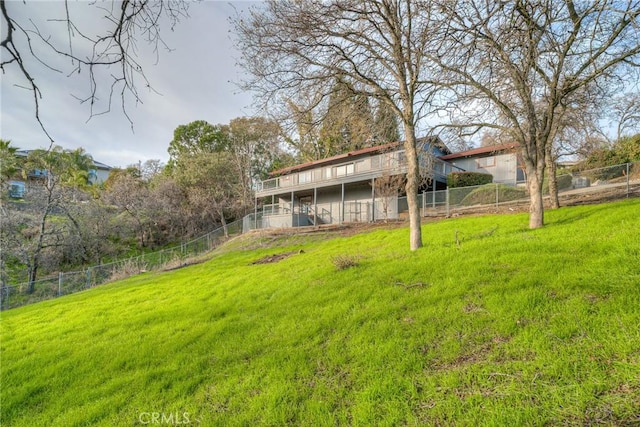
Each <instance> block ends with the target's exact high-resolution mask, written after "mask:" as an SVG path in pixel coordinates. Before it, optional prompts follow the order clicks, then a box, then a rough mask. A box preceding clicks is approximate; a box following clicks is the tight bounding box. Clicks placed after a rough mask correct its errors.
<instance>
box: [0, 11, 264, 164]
mask: <svg viewBox="0 0 640 427" xmlns="http://www.w3.org/2000/svg"><path fill="white" fill-rule="evenodd" d="M100 4H102V3H83V2H78V3H75V2H73V3H69V5H70V8H71V13H72V16H73V17H74V19H76V20H78V22H84V23H87V22H88V23H90V24H91V25H92V26H93V27H92V28H91V31H93V32H94V33H97V32H99V31H100V30H101V28H100V25H102V22H101V21H96V15H95V14H96V10H97V9H96V5H100ZM107 4H110V3H107ZM249 5H250V4H249V3H238V4H236V5H235V7H238V8H246V7H248V6H249ZM8 6H9V7H10V8H9V12H10V13H12V12H14V13H15V15H14V16H16V19H21V20H22V21H21V22H27V24H25V25H28V21H27V20H28V19H33V20H34V22H36V23H42V22H44V20H45V19H47V18H51V17H57V18H59V17H61V16H62V14H64V5H63V4H62V3H61V2H27V3H26V4H23V3H21V2H10V3H8ZM97 13H100V11H99V10H97ZM234 13H235V9H234V5H230V4H227V3H222V2H212V1H208V2H206V1H205V2H200V3H190V9H189V14H190V18H188V19H184V20H182V22H180V23H179V24H178V25H177V26H176V28H175V30H174V31H170V29H169V27H167V26H164V27H163V28H162V35H163V37H164V39H165V41H166V42H167V44H168V45H169V46H170V47H171V48H172V49H173V50H172V51H171V52H165V51H160V52H159V55H160V58H159V62H158V64H157V65H154V63H155V60H156V58H155V56H154V54H153V52H152V51H151V50H150V49H149V48H148V47H147V46H143V44H144V43H139V51H140V60H141V61H142V64H143V66H144V69H145V73H146V76H147V78H148V79H149V81H150V82H151V84H152V87H153V89H155V90H156V91H157V92H158V93H156V92H153V91H151V90H147V89H146V88H144V86H140V87H139V88H138V89H139V92H140V94H141V96H142V103H138V104H135V103H133V102H131V103H129V104H127V106H126V108H127V113H128V114H129V116H130V117H131V119H132V120H133V122H134V126H133V131H132V130H131V127H130V124H129V122H128V121H127V119H126V117H125V115H124V114H123V112H122V109H121V107H120V102H121V101H120V98H119V97H116V98H114V103H113V105H112V108H111V112H110V113H108V114H104V115H99V116H95V117H93V118H91V120H89V121H88V122H87V119H88V118H89V115H90V110H89V106H88V105H87V104H81V103H80V102H79V101H78V100H77V99H76V98H74V97H73V96H72V94H73V95H76V96H80V95H86V94H88V93H89V92H88V91H89V82H88V78H87V75H86V73H83V74H79V75H78V74H72V75H67V74H66V73H58V72H55V71H52V70H50V69H47V68H46V67H43V66H42V65H41V64H39V63H38V62H37V61H36V60H35V59H33V58H26V59H27V60H28V63H27V64H28V66H29V70H32V71H33V75H34V77H35V78H36V83H37V84H38V85H39V87H40V88H41V90H42V95H43V98H42V100H41V117H42V119H43V122H44V123H45V125H46V128H47V130H48V131H49V133H50V134H51V135H52V137H53V138H54V139H55V143H56V144H58V145H61V146H63V147H64V148H70V149H75V148H78V147H83V148H84V149H85V150H87V152H89V153H90V154H91V155H92V156H93V157H94V158H95V159H96V160H98V161H101V162H103V163H106V164H109V165H112V166H126V165H128V164H133V163H137V162H138V161H145V160H147V159H160V160H162V161H166V160H167V158H168V154H167V148H168V146H169V142H170V141H171V139H172V137H173V130H174V129H175V128H176V127H177V126H179V125H181V124H186V123H189V122H191V121H193V120H200V119H203V120H207V121H209V122H211V123H214V124H216V123H228V122H229V121H230V120H231V119H233V118H235V117H239V116H243V115H251V113H252V112H251V109H250V108H249V105H250V103H251V97H250V95H249V94H246V93H237V92H238V91H237V88H236V86H235V85H234V84H233V83H231V81H234V80H236V79H237V77H238V71H237V69H236V68H235V61H236V58H238V57H239V56H240V55H239V54H238V53H237V52H236V51H235V50H234V47H233V44H232V42H231V40H230V38H229V31H230V29H231V28H230V25H229V23H228V17H229V16H230V15H232V14H234ZM50 24H51V23H50ZM42 29H43V31H45V30H46V34H47V35H51V36H52V40H54V41H55V42H56V43H62V44H63V45H64V43H68V41H67V30H66V27H65V26H62V25H53V24H51V25H49V24H46V25H45V26H43V27H42ZM34 46H35V47H34V49H35V50H36V53H37V54H38V56H40V57H41V58H42V59H44V60H46V61H47V62H49V61H50V63H52V64H55V66H56V67H58V68H61V69H62V68H64V69H65V71H67V70H69V69H70V68H72V67H71V64H69V63H68V60H65V59H62V60H61V58H60V57H56V56H55V54H53V53H52V52H51V51H50V50H48V49H45V48H44V46H43V45H42V44H37V45H34ZM21 47H22V48H24V47H25V46H24V44H23V45H21ZM24 52H26V51H24ZM23 55H26V56H27V57H28V55H27V54H26V53H23ZM65 61H66V62H65ZM85 71H86V70H85ZM107 71H108V70H105V72H107ZM67 72H68V71H67ZM101 76H102V77H103V78H104V77H105V74H101ZM107 79H108V76H107ZM100 83H102V84H104V83H105V81H104V80H103V81H101V82H100ZM107 83H108V81H107ZM16 84H22V85H24V84H25V82H24V79H20V78H19V74H18V73H16V70H15V69H13V70H12V69H11V68H9V69H8V70H7V73H6V74H5V75H4V76H3V78H2V83H1V85H2V87H1V108H2V119H1V122H0V123H1V127H0V136H1V137H2V138H3V139H10V140H11V141H12V142H13V144H14V145H15V146H18V147H20V148H25V149H34V148H42V147H47V146H48V145H49V141H48V139H47V137H46V136H45V135H44V133H43V132H42V130H40V127H39V125H38V123H37V121H36V120H35V115H34V102H33V96H32V94H31V93H30V92H29V91H27V90H25V89H22V88H19V87H17V86H15V85H16ZM100 100H101V101H105V100H106V93H105V92H104V91H103V92H100Z"/></svg>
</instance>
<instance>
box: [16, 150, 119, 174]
mask: <svg viewBox="0 0 640 427" xmlns="http://www.w3.org/2000/svg"><path fill="white" fill-rule="evenodd" d="M32 151H34V150H17V151H16V156H19V157H27V156H28V155H29V153H30V152H32ZM91 160H93V159H91ZM93 166H95V167H96V169H102V170H111V169H113V168H112V167H111V166H109V165H107V164H104V163H102V162H99V161H97V160H93Z"/></svg>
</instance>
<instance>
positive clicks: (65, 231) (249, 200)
mask: <svg viewBox="0 0 640 427" xmlns="http://www.w3.org/2000/svg"><path fill="white" fill-rule="evenodd" d="M282 147H283V137H282V134H281V130H280V127H279V126H278V125H277V124H276V123H275V122H273V121H269V120H267V119H263V118H259V117H258V118H244V117H243V118H238V119H234V120H232V121H231V122H230V123H229V124H227V125H212V124H209V123H208V122H206V121H195V122H192V123H190V124H187V125H183V126H179V127H178V128H176V130H175V132H174V138H173V140H172V141H171V143H170V144H169V155H170V159H169V162H168V163H167V164H166V165H165V164H163V163H161V162H160V161H159V160H148V161H146V162H140V163H138V164H136V165H131V166H128V167H126V168H122V169H120V168H115V169H112V170H111V172H110V174H109V178H108V179H107V180H106V181H105V182H102V183H97V184H93V185H92V184H91V183H90V179H89V177H90V174H91V170H92V169H94V164H93V159H92V158H91V156H90V155H89V154H88V153H86V152H85V151H84V150H83V149H82V148H80V149H77V150H66V149H63V148H62V147H59V146H53V147H51V148H49V149H47V150H43V149H41V150H32V151H29V153H28V155H27V156H24V155H22V156H20V155H18V154H19V153H18V148H17V146H15V145H14V144H13V143H12V142H10V141H0V164H1V165H2V170H1V179H2V181H1V185H2V208H1V209H0V215H1V222H2V227H1V230H0V247H1V248H2V251H1V252H0V279H1V282H2V284H3V285H6V284H10V283H22V282H30V283H33V282H34V281H36V280H37V279H38V278H41V277H44V276H46V275H47V274H50V273H55V272H57V271H65V270H69V269H74V268H78V267H79V266H84V265H92V264H99V263H103V262H107V261H110V260H113V259H115V258H118V257H123V256H129V255H133V254H137V253H140V252H145V251H150V250H155V249H158V248H160V247H163V246H166V245H171V244H175V243H178V242H181V241H184V240H186V239H190V238H192V237H195V236H199V235H201V234H204V233H206V232H208V231H211V230H213V229H215V228H218V227H220V226H221V225H222V226H224V225H225V224H226V223H228V222H231V221H235V220H237V219H239V218H241V217H242V216H244V215H245V214H246V212H247V211H248V210H250V209H253V205H254V201H253V186H254V184H255V182H256V180H258V179H262V178H264V177H265V176H266V173H267V171H268V170H270V169H272V168H274V167H277V166H278V165H280V164H283V165H285V164H289V163H291V162H292V161H294V160H293V156H292V155H291V154H289V153H287V152H286V151H285V150H284V149H283V148H282ZM11 181H22V182H24V183H26V191H25V192H24V194H23V196H22V198H19V199H17V198H11V197H9V185H10V182H11Z"/></svg>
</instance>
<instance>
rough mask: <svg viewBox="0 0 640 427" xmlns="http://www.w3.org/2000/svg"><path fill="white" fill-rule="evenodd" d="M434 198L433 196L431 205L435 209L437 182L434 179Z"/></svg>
mask: <svg viewBox="0 0 640 427" xmlns="http://www.w3.org/2000/svg"><path fill="white" fill-rule="evenodd" d="M432 196H433V197H432V198H431V206H432V207H433V209H434V210H435V209H436V182H435V181H433V194H432Z"/></svg>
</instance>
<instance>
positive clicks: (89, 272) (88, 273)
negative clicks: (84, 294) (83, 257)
mask: <svg viewBox="0 0 640 427" xmlns="http://www.w3.org/2000/svg"><path fill="white" fill-rule="evenodd" d="M86 275H87V285H86V288H87V289H89V288H90V287H91V267H88V268H87V273H86Z"/></svg>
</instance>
